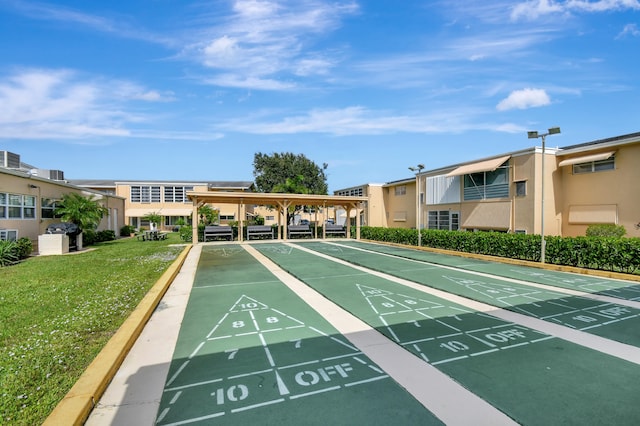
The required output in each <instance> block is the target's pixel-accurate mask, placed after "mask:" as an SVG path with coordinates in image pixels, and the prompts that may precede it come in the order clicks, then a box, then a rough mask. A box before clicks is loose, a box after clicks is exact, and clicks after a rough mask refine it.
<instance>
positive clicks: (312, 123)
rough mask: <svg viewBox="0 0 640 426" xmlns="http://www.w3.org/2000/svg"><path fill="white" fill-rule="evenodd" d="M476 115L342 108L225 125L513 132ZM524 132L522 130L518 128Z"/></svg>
mask: <svg viewBox="0 0 640 426" xmlns="http://www.w3.org/2000/svg"><path fill="white" fill-rule="evenodd" d="M475 113H476V112H473V111H468V110H467V111H463V110H461V109H460V108H459V107H457V108H456V109H452V110H449V111H443V110H440V111H439V112H438V113H433V114H424V115H420V114H414V115H411V114H393V113H390V112H388V111H378V110H372V109H368V108H365V107H362V106H351V107H346V108H339V109H313V110H310V111H308V112H307V113H305V114H299V115H295V116H285V117H281V118H274V119H272V120H269V119H268V118H265V116H255V117H248V118H246V119H242V120H233V121H228V122H226V123H222V124H221V128H223V129H225V130H229V131H235V132H244V133H252V134H261V135H269V134H297V133H319V134H328V135H334V136H349V135H384V134H395V133H422V134H426V133H446V132H450V133H459V132H464V131H467V130H473V129H482V130H492V131H500V132H509V133H510V132H512V131H513V129H514V125H512V124H497V125H494V124H487V123H480V124H477V123H473V122H471V121H470V120H473V117H474V116H475V115H474V114H475ZM518 130H519V131H520V130H521V128H518Z"/></svg>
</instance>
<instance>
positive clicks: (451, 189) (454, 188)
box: [427, 175, 460, 205]
mask: <svg viewBox="0 0 640 426" xmlns="http://www.w3.org/2000/svg"><path fill="white" fill-rule="evenodd" d="M459 202H460V176H444V175H443V176H430V177H427V204H430V205H434V204H449V203H459Z"/></svg>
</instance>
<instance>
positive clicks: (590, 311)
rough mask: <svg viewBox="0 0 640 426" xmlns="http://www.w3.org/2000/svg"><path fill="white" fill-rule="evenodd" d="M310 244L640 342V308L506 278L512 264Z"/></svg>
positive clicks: (372, 265)
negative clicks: (439, 260) (480, 267)
mask: <svg viewBox="0 0 640 426" xmlns="http://www.w3.org/2000/svg"><path fill="white" fill-rule="evenodd" d="M371 246H376V247H375V250H370V247H371ZM305 247H307V248H310V249H313V250H316V251H318V252H321V253H324V254H328V255H330V256H333V257H336V258H339V259H342V260H345V261H348V262H351V263H353V264H356V265H361V266H364V267H367V268H371V269H373V270H377V271H383V272H385V273H388V274H391V275H394V276H397V277H400V278H404V279H407V280H410V281H413V282H416V283H420V284H423V285H426V286H429V287H432V288H436V289H440V290H444V291H447V292H449V293H453V294H457V295H460V296H463V297H466V298H469V299H473V300H477V301H480V302H483V303H487V304H490V305H493V306H497V307H500V308H503V309H508V310H510V311H513V312H517V313H521V314H524V315H527V316H531V317H534V318H538V319H541V320H544V321H548V322H551V323H554V324H559V325H562V326H566V327H569V328H571V329H575V330H580V331H584V332H587V333H590V334H594V335H597V336H601V337H605V338H607V339H611V340H615V341H618V342H621V343H625V344H629V345H633V346H636V347H640V333H637V330H638V329H640V309H637V308H634V307H631V306H625V305H622V304H616V303H609V302H602V301H600V300H595V299H592V298H588V297H580V296H571V295H568V294H566V293H562V292H561V291H560V290H558V291H555V290H553V289H548V288H539V287H535V286H532V285H528V284H530V283H527V282H526V281H524V280H515V279H510V278H505V277H502V276H501V272H502V271H509V270H510V269H511V266H510V265H504V264H494V265H493V266H492V268H491V274H488V273H480V272H476V271H471V270H468V269H462V268H460V267H452V266H449V265H443V264H434V263H431V262H427V261H425V260H421V259H419V258H414V256H418V257H419V256H420V254H419V253H414V252H415V251H414V250H410V249H401V248H397V247H393V254H390V253H383V252H382V251H383V250H384V249H383V248H381V247H378V245H374V244H364V245H357V246H356V245H353V244H349V245H344V244H328V243H316V242H314V243H308V244H305ZM440 256H441V257H442V256H444V255H440ZM459 260H460V259H456V262H459ZM569 275H570V276H573V274H569ZM631 303H635V302H631Z"/></svg>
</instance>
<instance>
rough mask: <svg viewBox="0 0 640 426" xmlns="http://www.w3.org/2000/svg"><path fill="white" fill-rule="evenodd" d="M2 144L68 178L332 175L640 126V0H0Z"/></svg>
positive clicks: (337, 183)
mask: <svg viewBox="0 0 640 426" xmlns="http://www.w3.org/2000/svg"><path fill="white" fill-rule="evenodd" d="M0 23H1V25H0V52H2V53H1V55H0V149H3V150H8V151H11V152H15V153H18V154H20V155H21V157H22V161H24V162H27V163H29V164H32V165H35V166H37V167H40V168H49V169H61V170H64V172H65V177H66V178H67V179H100V178H104V179H150V180H151V179H153V180H164V179H168V180H253V165H252V162H253V156H254V153H256V152H263V153H273V152H293V153H296V154H304V155H305V156H307V157H308V158H310V159H311V160H313V161H314V162H316V163H317V164H319V165H321V164H323V163H327V164H328V165H329V167H328V169H327V174H328V183H329V190H330V191H333V190H336V189H340V188H345V187H349V186H355V185H359V184H363V183H370V182H372V183H384V182H388V181H393V180H399V179H404V178H409V177H411V176H412V174H411V172H410V171H409V170H408V169H407V167H408V166H413V165H416V164H418V163H423V164H424V165H425V166H426V168H427V169H435V168H439V167H443V166H447V165H451V164H455V163H459V162H464V161H468V160H473V159H478V158H483V157H488V156H493V155H497V154H501V153H506V152H511V151H515V150H519V149H523V148H527V147H531V146H534V145H536V143H538V144H539V141H536V140H530V139H527V136H526V131H527V130H539V131H541V132H542V131H545V130H546V129H547V128H548V127H552V126H560V127H561V128H562V133H561V134H560V135H553V136H551V137H549V138H548V139H547V145H548V146H567V145H572V144H576V143H582V142H588V141H592V140H596V139H601V138H606V137H611V136H618V135H623V134H627V133H633V132H637V131H640V122H639V121H638V118H639V117H640V101H639V100H640V87H639V86H640V72H639V71H638V70H639V69H640V0H599V1H586V0H569V1H553V0H536V1H517V0H515V1H514V0H509V1H501V0H482V1H476V0H443V1H413V0H403V1H390V0H386V1H385V0H376V1H373V0H371V1H364V0H361V1H350V0H330V1H323V0H291V1H276V0H273V1H271V0H265V1H257V0H255V1H251V0H243V1H231V0H216V1H205V0H196V1H186V0H129V1H120V0H111V1H108V2H104V1H101V2H96V1H80V0H77V1H56V2H46V1H42V2H40V1H39V2H35V1H19V0H0Z"/></svg>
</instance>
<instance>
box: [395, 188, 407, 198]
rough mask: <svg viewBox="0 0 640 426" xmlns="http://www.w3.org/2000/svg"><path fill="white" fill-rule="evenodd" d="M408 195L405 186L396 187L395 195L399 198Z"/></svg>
mask: <svg viewBox="0 0 640 426" xmlns="http://www.w3.org/2000/svg"><path fill="white" fill-rule="evenodd" d="M406 194H407V187H406V186H405V185H400V186H396V187H395V195H396V196H399V195H406Z"/></svg>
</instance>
